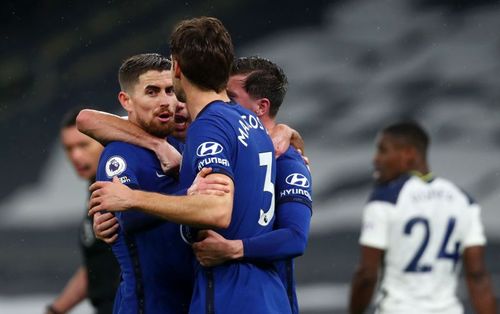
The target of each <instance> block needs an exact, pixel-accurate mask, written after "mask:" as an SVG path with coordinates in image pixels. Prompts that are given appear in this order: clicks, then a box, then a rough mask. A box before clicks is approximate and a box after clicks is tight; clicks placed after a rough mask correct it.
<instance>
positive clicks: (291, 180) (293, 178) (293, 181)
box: [285, 173, 309, 188]
mask: <svg viewBox="0 0 500 314" xmlns="http://www.w3.org/2000/svg"><path fill="white" fill-rule="evenodd" d="M285 181H286V183H288V184H290V185H295V186H300V187H301V188H308V187H309V181H308V180H307V178H306V177H305V176H304V175H303V174H301V173H292V174H291V175H289V176H288V177H286V179H285Z"/></svg>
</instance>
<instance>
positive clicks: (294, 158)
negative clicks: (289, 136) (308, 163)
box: [276, 145, 305, 165]
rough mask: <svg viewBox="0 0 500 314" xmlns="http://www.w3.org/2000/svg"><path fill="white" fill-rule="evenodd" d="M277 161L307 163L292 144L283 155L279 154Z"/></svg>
mask: <svg viewBox="0 0 500 314" xmlns="http://www.w3.org/2000/svg"><path fill="white" fill-rule="evenodd" d="M276 161H277V162H278V161H291V162H299V163H301V164H304V165H305V162H304V159H303V158H302V155H301V154H300V153H299V152H298V151H297V149H295V147H293V146H292V145H290V147H288V149H287V150H286V151H285V152H284V153H283V154H281V156H279V157H278V159H276Z"/></svg>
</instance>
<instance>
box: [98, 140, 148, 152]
mask: <svg viewBox="0 0 500 314" xmlns="http://www.w3.org/2000/svg"><path fill="white" fill-rule="evenodd" d="M103 152H104V153H108V154H109V153H122V154H127V153H133V154H145V153H147V152H148V150H147V149H146V148H143V147H140V146H137V145H134V144H130V143H126V142H119V141H116V142H111V143H108V144H107V145H106V146H105V147H104V151H103Z"/></svg>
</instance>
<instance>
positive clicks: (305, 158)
mask: <svg viewBox="0 0 500 314" xmlns="http://www.w3.org/2000/svg"><path fill="white" fill-rule="evenodd" d="M297 152H298V153H299V154H300V155H301V156H302V160H303V161H304V162H305V164H306V166H307V169H309V171H311V168H309V163H310V161H309V157H307V156H304V153H303V152H302V150H300V149H297Z"/></svg>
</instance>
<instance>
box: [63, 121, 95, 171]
mask: <svg viewBox="0 0 500 314" xmlns="http://www.w3.org/2000/svg"><path fill="white" fill-rule="evenodd" d="M61 142H62V144H63V147H64V151H65V152H66V156H67V157H68V159H69V160H70V162H71V164H72V165H73V167H74V168H75V170H76V172H77V174H78V176H80V177H81V178H83V179H86V180H92V179H94V178H95V175H96V171H97V165H98V164H99V156H101V152H102V149H103V147H102V145H101V144H99V142H97V141H96V140H94V139H92V138H91V137H88V136H87V135H85V134H83V133H81V132H80V131H78V129H77V128H76V126H70V127H67V128H63V129H62V130H61Z"/></svg>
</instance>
